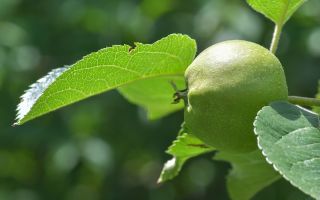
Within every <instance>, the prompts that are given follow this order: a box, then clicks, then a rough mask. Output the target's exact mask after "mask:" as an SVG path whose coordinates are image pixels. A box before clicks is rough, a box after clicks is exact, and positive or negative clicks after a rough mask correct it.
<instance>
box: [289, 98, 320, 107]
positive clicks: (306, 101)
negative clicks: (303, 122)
mask: <svg viewBox="0 0 320 200" xmlns="http://www.w3.org/2000/svg"><path fill="white" fill-rule="evenodd" d="M288 101H289V102H290V103H292V104H298V105H301V106H320V99H315V98H309V97H299V96H289V97H288Z"/></svg>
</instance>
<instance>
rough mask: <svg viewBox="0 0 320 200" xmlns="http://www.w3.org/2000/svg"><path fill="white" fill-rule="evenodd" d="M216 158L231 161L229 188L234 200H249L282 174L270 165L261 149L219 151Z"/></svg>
mask: <svg viewBox="0 0 320 200" xmlns="http://www.w3.org/2000/svg"><path fill="white" fill-rule="evenodd" d="M214 159H215V160H223V161H227V162H230V163H231V165H232V170H231V171H230V173H229V174H228V177H227V188H228V192H229V195H230V197H231V199H232V200H249V199H251V198H252V197H253V196H254V195H255V194H256V193H257V192H259V191H260V190H262V189H263V188H264V187H266V186H268V185H270V184H271V183H273V182H275V181H276V180H278V179H279V178H280V177H281V176H280V175H279V174H278V173H277V172H276V171H275V170H274V169H273V168H272V166H271V165H269V164H268V163H267V162H266V160H265V158H264V157H263V155H262V154H261V152H260V150H256V151H253V152H250V153H245V154H243V153H242V154H234V153H226V152H219V153H218V154H217V155H216V156H215V157H214Z"/></svg>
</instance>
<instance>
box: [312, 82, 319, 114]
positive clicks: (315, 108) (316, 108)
mask: <svg viewBox="0 0 320 200" xmlns="http://www.w3.org/2000/svg"><path fill="white" fill-rule="evenodd" d="M316 99H320V80H319V82H318V93H317V94H316ZM312 110H313V111H314V112H316V113H318V114H320V107H319V106H314V107H313V109H312Z"/></svg>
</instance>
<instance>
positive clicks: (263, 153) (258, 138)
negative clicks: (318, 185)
mask: <svg viewBox="0 0 320 200" xmlns="http://www.w3.org/2000/svg"><path fill="white" fill-rule="evenodd" d="M296 106H297V107H299V108H301V109H303V110H305V111H307V112H310V113H313V114H316V113H314V112H312V111H310V110H308V109H305V108H303V107H301V106H298V105H296ZM267 107H269V106H264V107H263V108H262V109H261V110H259V111H258V113H257V116H256V117H255V120H254V122H253V126H254V129H253V132H254V134H255V135H256V136H257V145H258V148H259V149H260V150H261V152H262V155H263V156H264V157H265V159H266V161H267V162H268V163H269V164H270V165H272V167H273V168H274V169H275V170H276V171H277V172H279V174H280V175H281V176H282V177H283V178H285V179H286V180H287V181H289V183H290V184H292V185H293V186H295V187H297V188H298V189H299V190H301V191H303V192H304V190H303V189H302V188H301V187H300V186H298V185H296V184H295V183H293V182H292V181H291V180H290V179H289V178H288V177H287V176H286V175H284V174H283V173H282V172H281V171H280V170H279V169H278V168H277V166H276V165H275V164H274V163H272V161H271V160H270V159H269V157H268V156H267V153H266V152H265V151H264V150H263V148H262V146H261V145H260V136H259V135H258V133H257V131H256V125H257V124H256V122H257V119H258V117H259V115H260V113H261V112H262V111H263V110H265V109H267ZM305 128H310V127H305ZM305 128H301V129H305ZM297 130H300V129H297ZM290 133H291V132H289V133H288V134H290ZM304 193H305V192H304ZM306 194H308V193H306ZM308 195H310V196H312V195H311V194H308ZM312 197H314V196H312ZM314 198H316V199H317V198H318V197H314Z"/></svg>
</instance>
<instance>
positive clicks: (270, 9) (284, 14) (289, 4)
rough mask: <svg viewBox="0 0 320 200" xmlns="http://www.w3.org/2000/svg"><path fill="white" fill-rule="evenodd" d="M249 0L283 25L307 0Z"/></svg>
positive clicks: (252, 4) (256, 7)
mask: <svg viewBox="0 0 320 200" xmlns="http://www.w3.org/2000/svg"><path fill="white" fill-rule="evenodd" d="M247 2H248V4H249V5H250V6H251V7H252V8H253V9H255V10H256V11H258V12H260V13H262V14H263V15H265V16H266V17H267V18H269V19H270V20H272V21H273V22H274V23H276V24H278V25H283V24H285V23H286V22H287V21H288V20H289V19H290V17H291V16H292V15H293V13H294V12H295V11H296V10H297V9H298V8H299V7H300V6H301V5H302V4H303V3H305V2H306V0H247Z"/></svg>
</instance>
